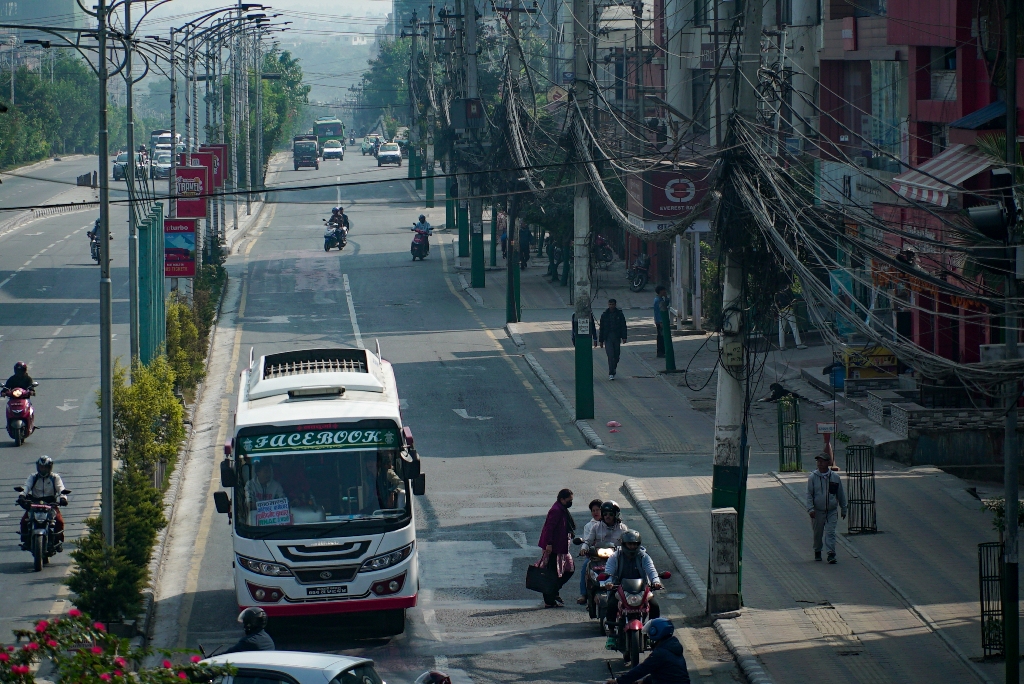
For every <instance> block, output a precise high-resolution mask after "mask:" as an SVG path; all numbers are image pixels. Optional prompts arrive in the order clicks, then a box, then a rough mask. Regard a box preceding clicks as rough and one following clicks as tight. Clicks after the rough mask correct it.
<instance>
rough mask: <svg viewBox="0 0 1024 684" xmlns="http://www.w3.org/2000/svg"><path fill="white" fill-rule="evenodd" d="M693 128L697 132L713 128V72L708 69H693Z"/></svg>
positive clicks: (704, 131) (705, 131)
mask: <svg viewBox="0 0 1024 684" xmlns="http://www.w3.org/2000/svg"><path fill="white" fill-rule="evenodd" d="M690 73H691V74H692V77H693V82H692V88H691V94H692V96H693V105H692V112H693V128H694V132H696V133H707V132H708V131H709V130H711V96H710V91H711V74H710V72H709V70H707V69H692V70H691V71H690Z"/></svg>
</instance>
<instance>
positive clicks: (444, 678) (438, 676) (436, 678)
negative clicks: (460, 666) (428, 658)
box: [415, 670, 452, 684]
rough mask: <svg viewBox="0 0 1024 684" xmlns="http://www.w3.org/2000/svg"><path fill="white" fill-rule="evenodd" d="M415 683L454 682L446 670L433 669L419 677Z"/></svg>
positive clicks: (448, 683) (444, 683)
mask: <svg viewBox="0 0 1024 684" xmlns="http://www.w3.org/2000/svg"><path fill="white" fill-rule="evenodd" d="M415 684H452V678H451V677H449V676H448V675H446V674H445V673H444V672H438V671H437V670H431V671H430V672H424V673H423V674H421V675H420V676H419V677H417V678H416V682H415Z"/></svg>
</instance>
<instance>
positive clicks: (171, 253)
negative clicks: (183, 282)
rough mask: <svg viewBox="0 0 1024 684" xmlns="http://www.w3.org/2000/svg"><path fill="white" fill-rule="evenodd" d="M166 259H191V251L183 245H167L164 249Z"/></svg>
mask: <svg viewBox="0 0 1024 684" xmlns="http://www.w3.org/2000/svg"><path fill="white" fill-rule="evenodd" d="M164 259H165V260H166V261H192V252H191V251H190V250H187V249H185V248H184V247H167V248H165V249H164Z"/></svg>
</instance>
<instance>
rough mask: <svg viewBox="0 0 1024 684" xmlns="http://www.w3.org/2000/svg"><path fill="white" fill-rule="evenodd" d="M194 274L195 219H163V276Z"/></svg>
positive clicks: (175, 276) (192, 275)
mask: <svg viewBox="0 0 1024 684" xmlns="http://www.w3.org/2000/svg"><path fill="white" fill-rule="evenodd" d="M195 275H196V220H195V219H180V218H168V219H164V277H165V278H194V277H195Z"/></svg>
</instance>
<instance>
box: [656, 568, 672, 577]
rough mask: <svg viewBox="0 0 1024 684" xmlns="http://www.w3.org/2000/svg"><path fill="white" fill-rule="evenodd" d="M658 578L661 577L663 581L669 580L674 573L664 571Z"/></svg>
mask: <svg viewBox="0 0 1024 684" xmlns="http://www.w3.org/2000/svg"><path fill="white" fill-rule="evenodd" d="M658 577H660V578H661V579H669V578H670V577H672V573H671V572H669V571H668V570H664V571H663V572H662V573H661V574H660V575H658Z"/></svg>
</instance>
